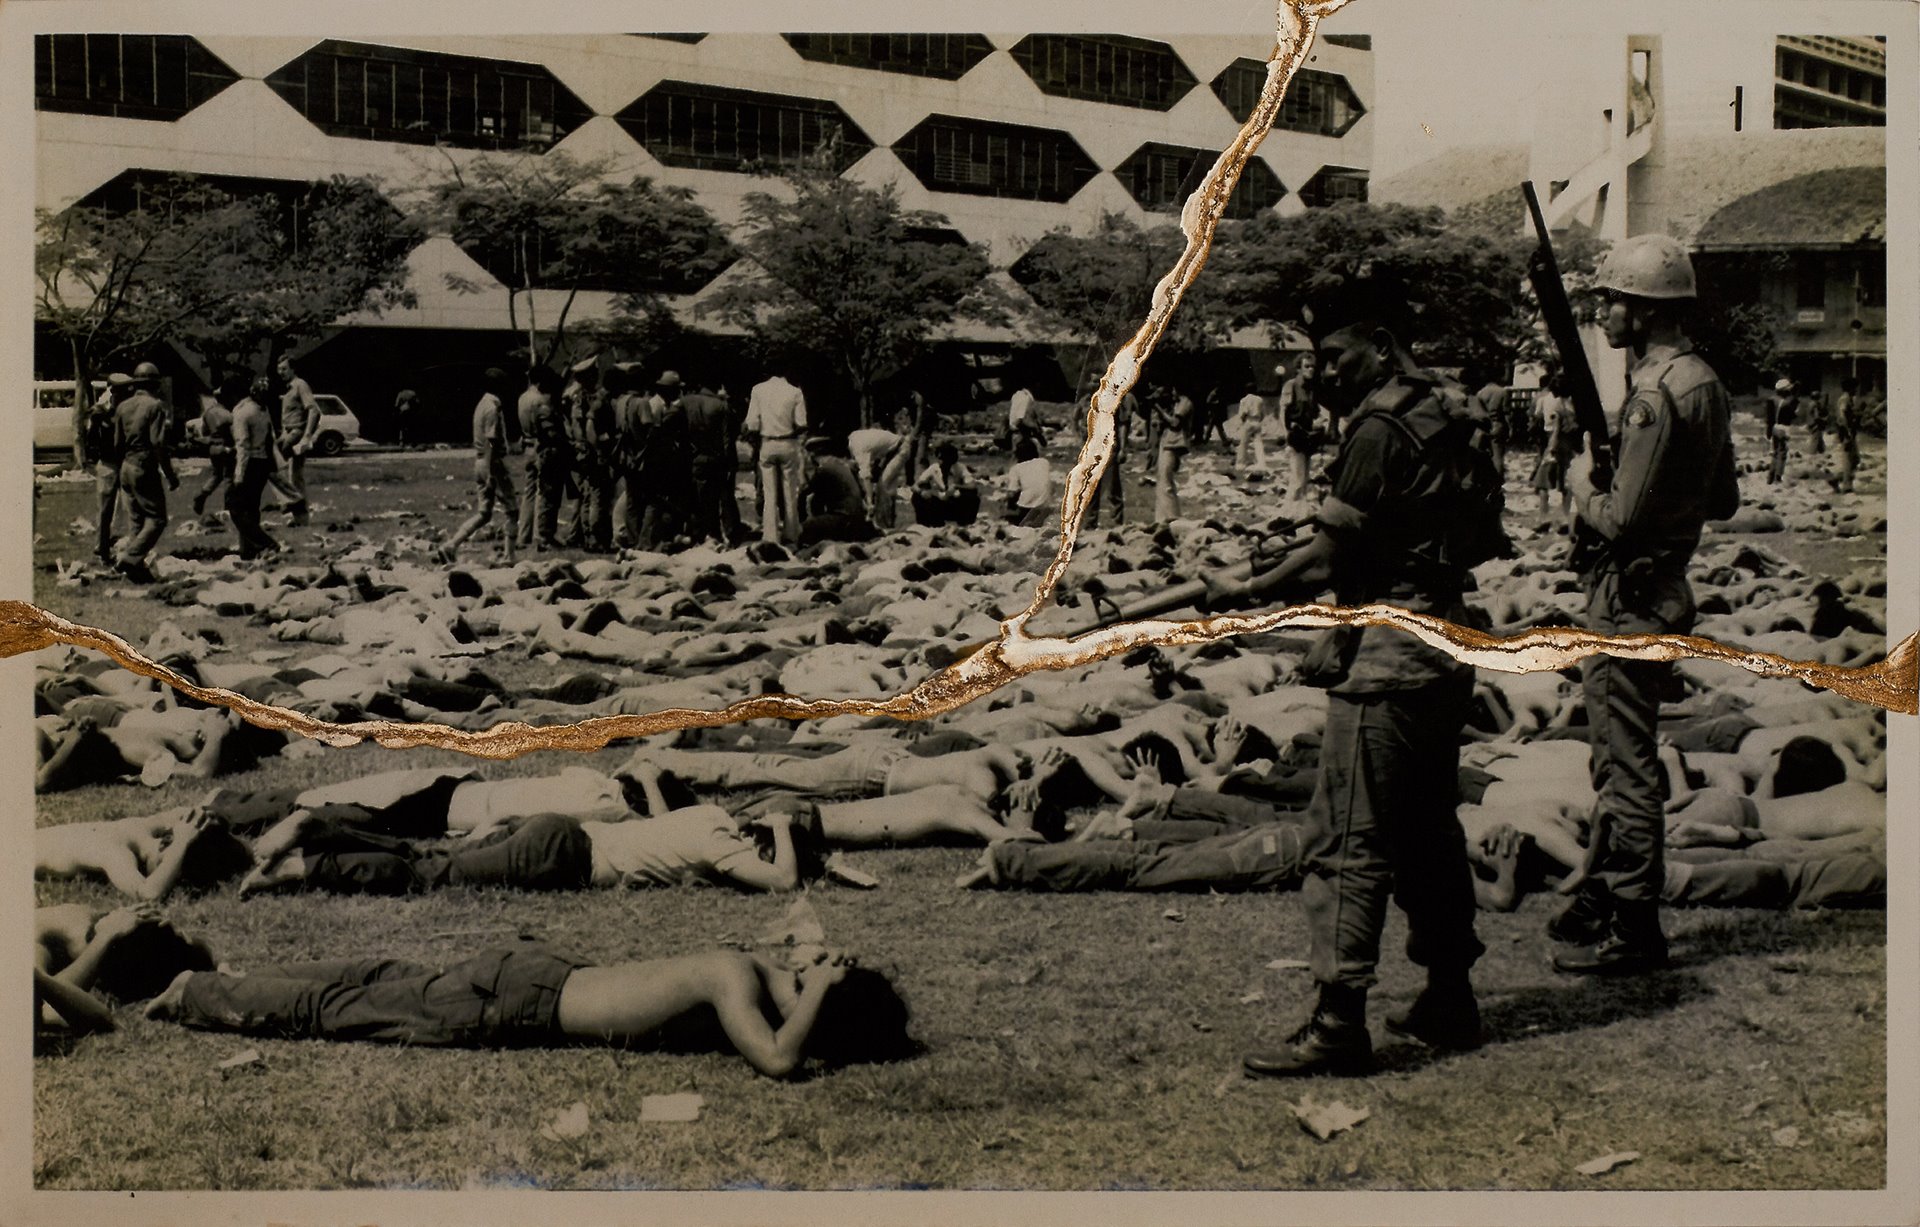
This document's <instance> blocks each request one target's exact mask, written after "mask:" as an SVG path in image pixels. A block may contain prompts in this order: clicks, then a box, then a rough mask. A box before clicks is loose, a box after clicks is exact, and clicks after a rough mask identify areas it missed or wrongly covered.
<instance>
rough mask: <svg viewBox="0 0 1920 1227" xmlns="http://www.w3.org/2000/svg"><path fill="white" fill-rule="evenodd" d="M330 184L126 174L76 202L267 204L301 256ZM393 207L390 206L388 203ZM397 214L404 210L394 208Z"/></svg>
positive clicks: (113, 205)
mask: <svg viewBox="0 0 1920 1227" xmlns="http://www.w3.org/2000/svg"><path fill="white" fill-rule="evenodd" d="M333 190H334V188H333V187H332V185H331V184H329V183H326V182H315V181H311V180H306V179H269V178H264V177H260V176H254V175H199V174H193V175H186V174H180V173H178V172H176V171H167V170H149V169H145V168H134V169H131V170H123V171H121V172H120V173H119V174H117V175H115V176H114V177H113V178H111V179H109V180H107V181H106V182H105V183H103V184H101V185H100V186H99V187H97V188H95V189H93V190H92V191H91V192H88V193H87V194H86V195H85V196H83V197H81V198H80V199H79V200H78V201H76V202H74V203H75V207H76V208H82V209H104V210H106V211H107V212H109V213H122V214H124V213H151V212H155V211H158V210H166V211H167V212H168V213H169V214H170V215H171V214H172V213H173V212H175V211H177V210H180V209H183V208H190V209H195V210H201V209H212V208H218V207H220V206H222V205H225V204H227V203H229V202H231V201H266V202H268V203H269V204H270V205H271V207H272V210H273V215H274V219H275V221H276V222H277V224H278V226H279V230H280V234H281V236H282V237H283V238H284V239H285V240H286V243H287V247H288V249H289V250H290V251H293V252H296V253H297V252H298V251H299V250H300V249H301V248H302V247H303V246H305V245H306V242H307V240H308V236H309V235H310V234H311V233H312V228H313V218H314V213H315V212H316V210H318V209H319V208H320V207H321V206H322V205H323V204H325V203H326V201H327V199H328V195H329V193H331V192H332V191H333ZM389 207H391V203H389ZM393 212H394V214H395V216H396V217H397V216H398V215H399V210H398V209H394V210H393Z"/></svg>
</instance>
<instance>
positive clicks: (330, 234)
mask: <svg viewBox="0 0 1920 1227" xmlns="http://www.w3.org/2000/svg"><path fill="white" fill-rule="evenodd" d="M248 203H249V204H251V205H252V207H253V209H254V211H255V215H256V217H257V218H258V219H259V222H260V225H259V226H258V228H257V229H256V230H255V231H254V232H253V233H252V235H251V236H250V237H251V238H252V240H253V242H252V244H251V245H250V246H248V247H247V248H245V249H240V250H234V251H230V252H227V253H223V254H222V255H221V256H219V257H216V258H215V259H214V260H211V261H209V262H207V263H206V264H205V265H203V266H202V267H201V268H200V269H199V270H198V271H197V273H196V276H197V278H199V279H200V280H203V281H206V282H208V283H211V285H212V286H218V285H220V284H221V283H224V282H229V281H231V282H234V283H235V284H233V285H232V287H231V290H232V292H231V293H229V294H228V295H226V296H225V297H220V298H215V297H214V296H212V295H211V294H208V295H205V296H204V297H206V298H209V299H211V300H212V301H214V302H215V303H216V306H215V307H214V308H213V309H211V310H208V311H206V312H204V313H202V314H201V315H199V316H197V317H195V318H192V319H190V320H188V321H187V322H186V324H185V325H184V326H183V327H182V328H181V329H180V331H179V339H180V340H181V341H182V342H183V343H184V344H185V345H187V346H188V347H189V348H191V349H193V350H195V351H196V352H198V353H199V354H201V355H202V356H203V357H204V358H206V359H207V360H208V362H209V363H211V364H213V365H215V366H221V365H226V366H237V367H244V366H250V365H252V364H253V363H254V362H255V361H256V360H258V359H259V358H260V356H261V355H262V354H263V353H264V355H265V361H264V364H265V365H266V366H268V367H271V366H272V364H273V361H274V359H275V358H277V357H278V356H279V354H280V353H281V352H282V351H284V350H286V349H288V348H290V347H291V346H292V345H293V344H295V343H297V342H299V341H301V340H305V339H307V338H309V337H313V336H317V335H319V334H320V332H321V331H322V330H323V329H324V328H326V326H327V325H329V324H332V323H333V322H335V321H337V320H340V319H343V318H345V317H347V316H350V315H360V314H372V315H379V314H381V313H383V312H385V311H387V310H390V309H394V308H407V307H412V306H413V305H415V303H416V302H417V296H416V295H415V293H414V291H413V290H412V288H411V287H410V286H409V285H408V279H409V271H410V270H409V269H408V266H407V257H408V255H409V254H410V253H411V252H412V251H413V249H414V248H415V247H417V246H418V245H419V243H420V240H421V238H422V237H423V232H422V231H421V229H420V227H419V226H418V225H416V224H415V223H414V222H412V221H411V220H409V219H408V218H407V217H405V216H404V215H403V214H402V213H401V212H400V211H399V210H397V209H396V208H394V206H393V205H392V203H391V202H389V201H388V200H387V198H386V196H385V195H384V194H382V192H381V191H380V188H379V186H378V184H376V183H375V182H374V181H373V180H371V179H367V178H363V177H351V176H346V175H335V176H333V177H332V178H331V179H328V180H325V181H323V182H319V183H315V184H312V185H310V186H309V187H308V188H307V190H306V191H305V192H304V193H302V194H301V195H300V196H298V197H297V198H294V199H281V198H275V197H270V196H263V197H260V198H257V199H255V200H253V201H250V202H248Z"/></svg>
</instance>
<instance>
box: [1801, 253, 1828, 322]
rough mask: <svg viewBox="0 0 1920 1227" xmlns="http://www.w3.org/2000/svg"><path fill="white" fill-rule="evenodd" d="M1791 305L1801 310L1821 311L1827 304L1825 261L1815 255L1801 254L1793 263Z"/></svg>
mask: <svg viewBox="0 0 1920 1227" xmlns="http://www.w3.org/2000/svg"><path fill="white" fill-rule="evenodd" d="M1793 285H1794V288H1793V305H1794V306H1795V307H1797V308H1799V309H1800V310H1802V311H1823V310H1825V309H1826V306H1827V262H1826V260H1824V259H1823V258H1821V257H1820V256H1817V255H1802V256H1801V257H1800V258H1799V259H1797V260H1795V261H1794V265H1793Z"/></svg>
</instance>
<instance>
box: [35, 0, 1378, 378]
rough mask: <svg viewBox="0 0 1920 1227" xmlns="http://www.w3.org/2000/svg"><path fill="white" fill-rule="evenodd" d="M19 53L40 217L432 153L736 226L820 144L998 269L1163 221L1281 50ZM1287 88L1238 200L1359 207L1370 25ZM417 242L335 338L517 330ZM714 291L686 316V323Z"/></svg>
mask: <svg viewBox="0 0 1920 1227" xmlns="http://www.w3.org/2000/svg"><path fill="white" fill-rule="evenodd" d="M36 44H37V45H36V48H35V52H36V54H35V68H36V79H35V88H36V97H37V105H38V114H37V116H36V120H37V126H38V145H37V155H38V165H37V185H38V186H37V203H38V204H39V205H40V206H41V207H44V208H48V209H53V210H58V209H60V208H63V207H65V206H67V205H69V204H72V203H74V202H76V201H80V200H83V199H90V200H96V201H97V200H104V199H120V198H123V197H126V196H127V195H128V194H129V193H132V192H134V191H135V190H136V189H137V185H138V182H139V181H140V179H141V178H142V177H143V176H149V175H154V174H165V173H169V172H191V173H196V174H201V175H206V176H218V177H220V180H219V181H220V182H221V184H222V185H223V186H226V187H228V188H229V190H231V189H232V188H233V187H234V186H236V185H239V184H242V183H245V182H248V181H258V185H259V187H260V189H261V190H263V191H277V192H281V193H285V192H287V191H288V190H290V189H291V188H293V187H297V186H298V185H300V184H303V183H312V182H315V181H319V180H323V179H325V178H327V177H328V176H330V175H333V174H339V173H344V174H372V175H375V176H378V177H379V178H380V179H381V180H382V181H383V183H384V184H386V185H388V187H389V189H390V194H395V195H397V194H400V193H403V192H404V191H405V190H406V189H407V188H408V186H409V185H411V184H417V183H419V182H421V181H422V180H423V179H425V178H426V177H428V176H429V175H432V174H434V173H435V172H436V170H437V169H442V168H444V167H445V166H446V164H447V163H448V162H449V161H452V162H454V163H462V162H464V161H466V160H469V159H472V158H476V157H481V156H489V155H496V156H497V155H499V154H501V153H507V152H511V156H522V157H529V158H537V157H543V156H546V155H547V154H548V153H550V152H554V151H565V152H566V153H568V154H571V155H574V156H577V157H580V158H608V159H611V160H612V161H613V162H614V163H615V164H616V165H617V167H618V168H619V171H618V173H620V174H622V175H628V174H636V173H637V174H644V175H647V176H650V177H651V178H653V179H654V180H655V181H656V182H658V183H660V184H663V185H666V186H672V187H680V188H686V189H690V190H691V191H692V192H693V193H694V195H695V196H696V198H697V199H698V200H699V201H700V203H702V204H703V205H704V206H706V207H707V208H708V209H709V210H711V211H712V212H713V214H714V215H715V216H716V217H717V218H718V219H719V220H720V221H721V222H722V223H723V224H731V223H733V222H735V221H737V220H738V219H739V217H740V214H741V205H742V198H743V197H744V196H745V195H746V194H747V193H749V192H752V191H755V190H758V189H759V188H761V187H763V186H764V184H763V183H762V182H761V181H760V180H758V179H757V178H756V176H755V175H754V174H753V173H752V172H753V171H754V170H755V169H756V168H757V167H763V166H768V165H774V166H777V165H778V164H780V163H781V162H784V161H788V160H791V159H794V158H798V157H802V156H805V155H807V154H809V153H811V152H813V151H814V150H816V149H817V148H819V147H820V146H821V144H822V143H823V142H825V141H826V140H827V139H828V138H829V136H830V134H837V137H838V144H837V146H836V148H837V149H838V151H839V157H840V159H841V173H842V174H844V175H846V176H848V177H851V178H855V179H858V180H860V181H862V182H867V183H873V184H880V183H892V184H894V185H896V187H897V189H898V190H899V193H900V196H901V198H902V201H903V203H904V204H905V205H906V206H907V207H909V208H913V209H927V210H932V211H934V212H937V213H940V214H943V215H945V216H946V218H947V219H948V224H949V225H950V226H951V228H952V229H953V230H954V231H956V232H958V234H959V235H960V236H961V237H963V238H965V239H967V240H969V241H976V242H980V243H983V244H985V245H986V247H987V249H988V251H989V253H990V255H991V258H992V260H993V263H994V264H995V266H996V267H997V268H999V269H1002V270H1004V269H1006V268H1007V267H1008V266H1010V265H1011V264H1013V262H1014V261H1016V260H1017V259H1019V257H1020V256H1021V255H1022V254H1023V253H1024V252H1025V251H1026V250H1027V249H1028V248H1029V247H1030V246H1031V245H1032V244H1033V243H1034V242H1036V241H1037V240H1039V239H1040V238H1041V237H1042V236H1043V235H1044V234H1046V233H1047V232H1048V231H1049V230H1052V229H1055V228H1057V227H1062V226H1065V227H1071V228H1074V229H1088V228H1091V226H1092V225H1093V224H1094V223H1095V222H1096V221H1097V219H1098V218H1099V217H1100V216H1101V215H1102V214H1103V213H1109V212H1111V213H1119V214H1123V215H1126V216H1128V217H1131V218H1133V219H1134V220H1136V221H1138V222H1140V223H1142V224H1152V223H1154V222H1156V221H1162V220H1172V218H1173V215H1174V214H1175V213H1176V212H1177V210H1178V208H1179V205H1180V202H1181V201H1182V199H1184V196H1185V193H1186V192H1187V191H1190V190H1191V189H1192V187H1193V186H1194V185H1195V184H1197V183H1198V182H1199V179H1200V177H1201V176H1203V175H1204V174H1205V172H1206V170H1207V169H1208V167H1209V166H1211V164H1212V162H1213V160H1214V158H1215V157H1217V156H1218V154H1219V152H1220V150H1221V149H1223V148H1224V147H1225V146H1226V145H1227V143H1228V142H1229V141H1231V140H1232V138H1233V136H1234V134H1235V133H1236V132H1237V130H1238V128H1239V126H1240V123H1241V121H1242V119H1243V118H1244V117H1245V115H1246V114H1247V108H1249V107H1250V106H1251V105H1252V102H1251V100H1252V98H1254V97H1257V95H1258V92H1259V87H1260V83H1261V82H1262V81H1263V80H1264V79H1265V66H1264V57H1265V56H1266V54H1267V53H1268V51H1269V50H1270V41H1269V39H1267V38H1265V37H1262V36H1259V35H1255V34H1250V35H1246V36H1217V35H1208V36H1193V37H1180V36H1175V37H1159V38H1140V37H1133V36H1124V35H1098V34H1045V33H1038V34H1019V35H989V34H912V33H907V34H858V33H856V34H787V35H782V34H774V33H767V34H742V33H716V34H709V35H700V34H674V35H620V34H608V35H593V36H586V35H556V36H532V35H486V36H473V37H458V38H452V37H424V38H405V39H397V38H383V39H382V40H381V41H369V40H366V39H338V38H325V39H314V38H286V37H240V36H216V35H199V36H187V35H131V34H76V35H42V36H40V37H39V38H38V39H36ZM1292 94H1293V96H1292V97H1290V98H1289V100H1288V102H1287V106H1286V112H1285V113H1284V114H1283V116H1282V117H1281V121H1280V123H1279V124H1277V125H1276V127H1275V130H1274V131H1273V133H1272V134H1271V135H1270V136H1269V137H1268V138H1267V140H1266V142H1265V143H1264V144H1263V145H1262V146H1261V148H1260V150H1259V151H1258V153H1257V154H1256V155H1255V158H1254V161H1253V163H1252V165H1251V166H1250V168H1249V171H1248V173H1247V174H1246V175H1245V176H1244V178H1243V180H1242V183H1241V184H1240V187H1239V190H1238V191H1236V193H1235V194H1234V196H1233V199H1232V202H1231V204H1230V212H1231V213H1232V214H1233V215H1235V216H1241V217H1245V216H1252V215H1254V214H1256V213H1258V212H1261V211H1264V210H1278V211H1279V212H1282V213H1291V212H1295V211H1298V210H1301V209H1305V208H1311V207H1314V206H1316V205H1320V204H1326V203H1331V202H1333V201H1336V200H1342V199H1352V198H1362V199H1363V198H1364V197H1365V193H1366V183H1367V174H1368V168H1369V167H1370V165H1371V162H1372V158H1371V145H1372V135H1371V130H1370V127H1369V123H1368V111H1369V108H1370V107H1371V106H1372V102H1373V57H1372V52H1371V49H1370V47H1369V45H1368V43H1367V40H1366V39H1365V38H1364V37H1346V38H1340V37H1338V36H1334V37H1332V38H1327V37H1323V38H1322V39H1321V40H1320V42H1319V43H1318V44H1317V45H1316V48H1315V52H1314V59H1313V62H1312V64H1311V65H1310V66H1309V69H1308V70H1307V71H1306V72H1304V73H1302V74H1301V77H1300V79H1299V80H1298V81H1297V82H1296V84H1295V85H1294V87H1293V91H1292ZM103 194H104V195H103ZM411 259H412V267H413V287H414V289H415V290H416V292H417V293H418V295H419V304H418V306H417V307H414V308H412V309H409V310H404V311H395V312H390V313H388V314H386V315H384V316H382V317H380V318H379V319H378V320H372V321H343V328H342V330H341V331H342V332H348V331H353V332H364V331H368V330H372V331H377V332H383V333H402V332H410V333H412V334H413V335H412V336H411V337H410V338H409V339H408V340H407V341H406V346H407V347H408V348H409V350H410V351H411V352H412V353H415V354H419V353H421V352H430V351H433V350H435V349H436V348H447V349H460V348H462V347H461V346H460V345H458V344H455V343H452V342H449V341H446V340H445V338H447V337H449V336H452V335H454V334H460V333H499V334H504V333H505V332H506V330H507V329H508V319H507V312H506V307H505V301H506V296H505V293H504V289H503V290H502V291H501V292H500V293H460V292H456V291H454V290H451V289H449V288H447V286H448V284H449V278H450V277H451V278H453V279H455V280H459V281H464V282H466V283H469V284H476V285H481V286H486V285H490V284H497V283H495V282H494V281H493V279H492V275H491V274H490V273H489V272H488V271H487V269H486V267H485V266H484V262H483V261H482V260H479V259H476V256H475V254H474V253H470V252H467V251H463V250H462V249H461V248H460V247H458V246H457V245H455V244H454V243H453V242H451V241H450V240H449V239H447V238H445V237H435V238H429V239H428V240H427V241H426V242H424V243H423V244H421V246H420V247H419V248H418V249H417V250H416V251H415V252H414V253H413V256H412V258H411ZM727 275H728V274H727V273H724V272H723V273H721V274H720V275H719V277H720V280H724V279H725V278H726V276H727ZM714 284H718V282H717V281H716V282H715V283H714ZM619 288H620V287H616V286H607V287H604V289H601V290H597V291H593V292H587V293H583V294H582V295H581V296H580V299H579V301H578V302H577V303H576V305H575V306H574V308H573V310H574V312H575V317H576V318H592V317H593V316H594V315H595V314H596V313H598V312H603V311H605V310H606V309H607V306H608V304H609V303H610V301H611V299H612V297H613V295H614V294H615V293H616V292H617V291H618V289H619ZM710 288H711V286H709V287H696V288H692V289H691V291H690V292H689V293H686V294H684V295H682V296H681V297H680V298H679V299H677V300H676V308H677V309H678V310H680V311H681V312H682V314H683V316H685V317H686V318H689V319H690V318H691V317H692V312H693V310H694V308H695V307H696V306H697V304H698V302H699V300H700V296H701V294H702V293H703V292H705V290H707V289H710ZM541 313H542V314H543V315H549V317H550V313H549V312H548V311H547V310H546V309H545V308H541ZM980 339H982V340H987V339H995V340H1000V341H1005V340H1006V339H1007V337H1006V336H1005V335H1004V334H999V335H997V336H994V335H983V336H982V337H981V338H980ZM337 340H338V335H336V336H335V337H330V338H327V339H324V340H323V341H322V342H321V345H322V346H326V347H331V346H332V345H333V344H335V343H336V342H337ZM423 347H424V351H423ZM387 395H389V396H390V393H388V394H387Z"/></svg>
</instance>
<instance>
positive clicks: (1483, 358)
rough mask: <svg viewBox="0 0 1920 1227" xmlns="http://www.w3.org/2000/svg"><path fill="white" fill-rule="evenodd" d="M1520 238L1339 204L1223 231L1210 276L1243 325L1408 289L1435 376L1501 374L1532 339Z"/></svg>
mask: <svg viewBox="0 0 1920 1227" xmlns="http://www.w3.org/2000/svg"><path fill="white" fill-rule="evenodd" d="M1530 246H1531V244H1530V243H1529V242H1528V241H1527V240H1526V239H1525V238H1524V237H1522V236H1520V235H1517V234H1516V235H1513V236H1511V237H1507V236H1500V235H1495V234H1491V233H1487V232H1485V231H1482V230H1478V229H1475V228H1472V227H1463V226H1455V225H1450V224H1449V223H1448V221H1447V218H1446V216H1445V215H1444V214H1443V213H1442V212H1441V211H1440V210H1439V209H1416V208H1411V207H1409V206H1406V205H1398V204H1388V205H1373V204H1357V203H1343V204H1337V205H1333V206H1331V207H1329V208H1325V209H1312V210H1309V211H1308V212H1306V213H1303V214H1300V215H1297V216H1294V217H1281V216H1279V215H1278V214H1271V213H1269V214H1263V215H1261V216H1260V217H1257V218H1253V219H1252V220H1249V221H1246V222H1241V223H1239V224H1237V225H1235V226H1233V227H1231V228H1227V227H1223V228H1222V234H1221V238H1220V240H1219V241H1218V242H1216V244H1215V250H1214V254H1213V263H1212V264H1210V265H1209V267H1208V270H1207V275H1217V276H1218V278H1219V281H1220V285H1219V289H1218V291H1217V293H1218V294H1219V295H1220V297H1221V298H1222V299H1224V300H1225V303H1226V304H1227V310H1228V312H1229V315H1230V317H1231V318H1232V319H1233V322H1234V323H1235V324H1237V325H1248V324H1254V323H1265V324H1266V325H1267V326H1268V327H1269V329H1275V328H1277V327H1280V326H1299V325H1300V324H1302V323H1304V322H1306V317H1307V315H1308V314H1310V312H1311V308H1312V305H1313V304H1314V303H1315V302H1324V301H1326V300H1328V299H1331V298H1335V297H1338V296H1340V295H1342V294H1344V293H1350V292H1353V291H1354V289H1355V287H1356V286H1357V285H1358V284H1360V283H1362V282H1364V281H1365V280H1366V279H1368V278H1369V277H1374V276H1381V277H1385V278H1390V279H1391V280H1393V281H1395V282H1398V283H1400V284H1403V285H1406V286H1408V287H1410V289H1411V292H1412V294H1413V295H1414V296H1415V301H1414V302H1413V304H1412V305H1413V308H1414V312H1415V317H1416V320H1417V325H1416V329H1415V332H1416V335H1415V337H1414V351H1415V353H1416V354H1417V355H1418V356H1419V357H1420V358H1421V360H1422V361H1425V362H1430V363H1434V364H1437V365H1457V366H1471V365H1476V364H1482V363H1485V364H1491V365H1499V366H1504V365H1505V364H1506V363H1509V362H1511V361H1512V360H1513V359H1514V358H1515V357H1516V356H1518V354H1519V353H1520V351H1521V350H1522V348H1523V347H1524V346H1525V345H1526V344H1527V343H1528V338H1530V337H1531V336H1532V335H1533V333H1534V328H1533V323H1532V318H1531V313H1530V308H1529V305H1528V300H1527V297H1526V295H1525V293H1524V291H1523V288H1522V287H1523V285H1524V283H1525V279H1526V251H1527V249H1528V248H1529V247H1530Z"/></svg>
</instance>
